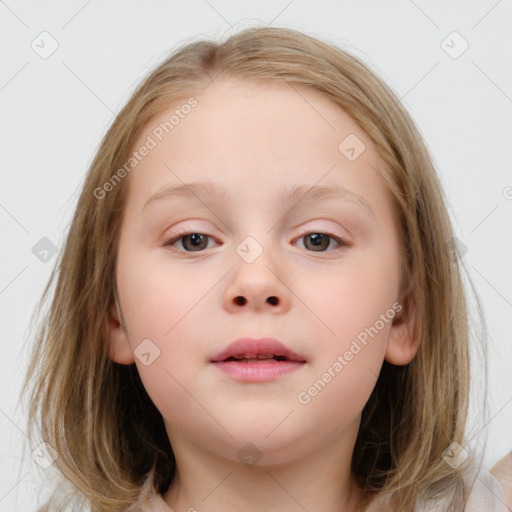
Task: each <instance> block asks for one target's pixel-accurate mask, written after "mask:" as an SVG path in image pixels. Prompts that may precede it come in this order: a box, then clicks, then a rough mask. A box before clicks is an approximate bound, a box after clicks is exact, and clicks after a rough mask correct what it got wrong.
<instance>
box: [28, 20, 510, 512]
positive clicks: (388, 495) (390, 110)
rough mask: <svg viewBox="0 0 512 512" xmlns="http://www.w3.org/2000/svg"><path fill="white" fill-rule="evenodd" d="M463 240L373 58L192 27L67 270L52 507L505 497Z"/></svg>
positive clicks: (397, 506)
mask: <svg viewBox="0 0 512 512" xmlns="http://www.w3.org/2000/svg"><path fill="white" fill-rule="evenodd" d="M455 249H456V244H454V237H453V231H452V227H451V224H450V219H449V216H448V213H447V210H446V208H445V204H444V197H443V193H442V189H441V186H440V183H439V181H438V178H437V176H436V173H435V170H434V167H433V164H432V162H431V158H430V156H429V153H428V150H427V148H426V147H425V145H424V143H423V142H422V139H421V136H420V134H419V132H418V130H417V128H416V127H415V125H414V123H413V121H412V120H411V118H410V116H409V115H408V114H407V112H406V111H405V110H404V108H403V106H402V105H401V104H400V101H399V100H398V98H397V97H396V96H395V95H394V94H393V93H392V92H391V91H390V89H389V88H388V87H387V86H386V85H385V84H384V83H383V82H382V81H381V80H380V79H379V78H378V77H377V76H376V75H375V74H374V73H373V72H372V71H370V70H369V68H368V67H366V66H365V65H363V64H362V63H361V62H360V61H358V60H357V59H355V58H354V57H352V56H351V55H349V54H347V53H345V52H344V51H342V50H339V49H337V48H335V47H332V46H330V45H327V44H325V43H323V42H321V41H318V40H316V39H314V38H311V37H309V36H306V35H304V34H301V33H299V32H296V31H293V30H289V29H279V28H252V29H248V30H244V31H242V32H240V33H238V34H236V35H234V36H232V37H230V38H229V39H228V40H227V41H226V42H224V43H222V44H215V43H213V42H207V41H199V42H195V43H192V44H189V45H187V46H184V47H182V48H181V49H180V50H178V51H176V52H175V53H174V54H173V55H171V56H170V57H169V58H168V59H167V60H166V61H165V62H164V63H163V64H161V65H160V66H159V67H158V68H157V69H156V70H154V71H153V72H152V73H151V74H150V75H149V76H148V77H147V78H146V79H145V80H144V81H143V83H142V84H141V85H140V86H139V87H138V88H137V90H136V91H135V93H134V94H133V96H132V97H131V99H130V100H129V102H128V103H127V105H126V106H125V107H124V108H123V109H122V111H121V112H120V113H119V114H118V116H117V118H116V119H115V121H114V123H113V125H112V126H111V128H110V129H109V130H108V132H107V134H106V136H105V137H104V140H103V141H102V144H101V146H100V148H99V151H98V153H97V155H96V157H95V158H94V160H93V162H92V165H91V168H90V170H89V173H88V175H87V177H86V180H85V183H84V185H83V190H82V193H81V196H80V199H79V202H78V206H77V209H76V213H75V216H74V218H73V221H72V224H71V228H70V232H69V235H68V238H67V241H66V245H65V248H64V251H63V253H62V255H61V260H60V261H59V263H58V267H57V269H56V270H55V271H54V273H53V274H52V277H51V281H53V280H54V279H57V287H56V289H55V291H54V295H53V301H52V304H51V310H50V312H49V314H48V317H47V319H46V322H45V323H44V325H43V327H42V328H41V332H40V333H39V336H38V340H37V341H38V343H37V345H36V347H35V350H34V354H33V359H32V361H31V364H30V368H29V370H28V373H27V379H26V384H25V385H26V386H28V384H30V383H31V384H32V392H31V395H30V400H31V402H30V406H31V409H30V417H29V431H30V430H31V429H32V428H33V427H34V425H35V424H36V421H38V422H39V423H37V426H38V428H40V431H41V434H42V438H43V440H44V441H45V442H46V443H47V446H48V447H51V449H52V450H53V453H54V454H55V456H56V459H55V461H54V463H53V464H54V467H55V468H56V469H57V470H58V471H59V473H60V474H61V475H62V484H61V487H60V496H59V495H58V494H57V493H55V494H54V496H52V499H51V500H50V502H49V503H48V508H47V510H51V511H52V512H53V511H57V510H64V507H65V506H70V505H76V504H80V503H82V504H84V505H87V506H88V507H89V508H90V510H91V511H94V512H100V511H105V512H106V511H109V512H111V511H136V510H146V511H149V510H152V511H169V510H174V511H176V512H182V511H195V510H198V511H209V512H217V511H220V510H222V511H232V510H233V511H234V510H265V511H273V510H276V511H277V510H279V511H284V510H286V511H298V510H309V511H334V510H343V511H347V512H349V511H350V512H355V511H363V510H366V511H377V510H393V511H398V512H413V511H419V510H443V511H448V510H451V511H457V512H458V511H462V510H467V511H469V510H476V509H478V510H479V511H480V510H484V509H485V510H487V511H491V510H492V511H495V512H502V511H504V510H506V508H505V505H504V494H503V489H502V488H501V486H500V484H499V483H498V481H497V480H496V479H495V478H494V477H492V476H491V475H490V474H489V473H488V472H480V473H478V470H479V469H480V468H479V464H477V463H476V457H475V454H474V453H473V452H472V450H471V449H470V447H469V445H468V436H467V434H466V419H467V409H468V395H469V330H468V313H467V308H466V300H465V296H464V290H463V284H462V277H461V272H460V269H461V267H460V265H461V262H460V260H459V258H458V255H457V252H456V250H455ZM48 288H49V286H48V287H47V289H46V290H45V294H44V295H45V296H47V294H48ZM38 414H39V416H38ZM66 485H67V487H66ZM475 507H476V508H475ZM478 507H480V508H478Z"/></svg>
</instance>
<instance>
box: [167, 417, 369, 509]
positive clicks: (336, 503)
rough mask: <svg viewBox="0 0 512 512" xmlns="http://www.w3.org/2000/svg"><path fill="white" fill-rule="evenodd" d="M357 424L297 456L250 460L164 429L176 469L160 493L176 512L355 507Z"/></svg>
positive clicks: (357, 502) (357, 492)
mask: <svg viewBox="0 0 512 512" xmlns="http://www.w3.org/2000/svg"><path fill="white" fill-rule="evenodd" d="M357 426H358V425H355V427H356V428H355V430H354V432H350V434H349V435H347V432H346V431H345V432H344V433H343V434H342V435H340V434H339V433H338V435H337V437H336V438H331V439H327V438H325V439H323V444H322V445H321V447H320V448H319V447H316V448H317V449H315V450H313V451H312V453H307V454H305V455H303V456H302V457H298V458H297V457H295V458H290V459H289V460H287V461H285V462H282V463H279V464H278V463H274V464H266V465H264V464H261V463H259V462H256V463H255V464H254V465H251V466H246V465H245V464H243V463H241V462H239V461H238V460H231V459H227V458H224V457H221V456H219V455H217V454H212V453H211V452H210V451H207V450H204V449H202V448H200V447H198V446H196V445H193V444H191V443H189V442H188V440H187V439H186V438H184V437H182V436H181V434H180V433H179V432H178V431H169V430H168V431H169V434H170V435H169V438H170V439H171V444H172V446H173V450H174V454H175V457H176V463H177V470H176V474H175V477H174V479H173V481H172V483H171V485H170V487H169V489H168V490H167V491H166V492H165V493H164V495H163V499H164V501H165V502H166V503H167V505H168V506H169V507H171V509H172V510H174V511H176V512H181V511H189V510H190V511H194V510H208V512H229V511H239V510H247V511H252V510H254V511H256V510H258V511H260V510H266V511H269V512H270V511H276V512H277V511H279V512H304V510H308V511H313V510H314V511H315V512H335V511H343V512H358V511H359V510H360V504H361V498H362V493H361V489H360V488H359V486H358V485H357V483H356V482H355V480H354V478H353V476H352V474H351V470H350V461H351V458H352V451H353V446H354V444H355V437H354V435H357ZM347 437H348V439H347ZM352 438H353V439H352Z"/></svg>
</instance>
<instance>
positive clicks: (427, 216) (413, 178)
mask: <svg viewBox="0 0 512 512" xmlns="http://www.w3.org/2000/svg"><path fill="white" fill-rule="evenodd" d="M222 78H231V79H239V80H246V81H253V82H258V83H268V84H272V83H284V82H286V83H288V84H290V85H291V86H292V87H293V86H306V87H308V88H311V89H315V90H317V91H320V92H321V93H322V94H323V95H324V96H325V97H327V98H329V99H330V100H332V101H333V102H334V103H335V104H336V105H338V106H339V107H340V108H341V109H343V110H344V111H345V112H347V113H348V114H349V115H350V116H351V117H352V119H353V120H354V121H355V122H356V123H358V125H359V126H360V127H361V128H362V129H363V130H364V131H365V132H366V133H367V134H368V136H369V137H370V138H371V140H372V141H373V143H374V145H375V148H376V150H377V151H378V154H379V155H380V158H381V159H382V162H383V163H384V164H385V168H386V169H387V170H388V172H387V173H386V174H383V175H382V178H383V179H384V181H385V184H386V186H387V188H388V189H389V191H390V192H391V194H392V197H393V201H394V205H395V213H396V218H397V222H398V227H399V230H400V240H401V242H402V248H401V249H402V251H401V258H402V261H401V290H402V295H403V296H404V297H408V298H407V300H406V302H405V303H404V305H405V310H406V311H408V314H410V315H414V318H415V325H416V326H417V328H418V332H419V336H420V339H421V344H420V347H419V350H418V353H417V355H416V357H415V358H414V359H413V360H412V362H410V363H409V364H408V365H405V366H394V365H391V364H389V363H387V362H386V361H384V364H383V367H382V371H381V373H380V375H379V378H378V381H377V383H376V385H375V389H374V390H373V393H372V395H371V397H370V399H369V400H368V402H367V404H366V405H365V407H364V409H363V411H362V420H361V425H360V430H359V434H358V437H357V441H356V444H355V448H354V455H353V459H352V471H353V474H354V476H355V478H356V479H357V481H358V483H359V484H360V485H361V487H362V489H363V490H364V495H365V497H366V501H365V504H366V505H368V504H369V503H370V502H372V500H373V498H374V497H375V496H376V495H377V494H379V495H380V496H387V497H388V499H389V503H390V504H391V505H392V507H393V510H395V511H398V512H411V511H412V510H413V508H414V506H415V504H416V503H417V501H416V500H417V499H418V498H419V497H422V498H425V499H427V498H431V497H434V496H437V495H439V496H441V495H446V496H450V497H451V500H452V501H451V506H453V507H454V510H461V505H462V503H464V502H465V500H466V499H467V495H468V492H469V491H468V486H467V485H466V484H465V480H464V477H465V474H466V472H467V471H468V468H469V467H470V462H472V461H473V457H472V456H470V457H469V458H468V459H467V461H466V462H465V463H464V464H462V465H461V466H459V467H456V468H453V467H451V466H450V465H448V464H447V463H446V462H445V461H444V460H443V458H442V454H443V452H444V450H445V449H446V448H447V447H448V446H449V445H450V443H452V442H457V443H459V444H460V445H462V446H465V445H466V438H465V428H466V421H467V413H468V401H469V386H470V381H469V374H470V373H469V368H470V364H469V346H470V343H469V341H470V340H469V338H470V332H469V316H468V307H467V303H466V298H465V294H464V287H463V281H462V276H461V269H462V267H463V263H462V262H461V260H460V256H459V255H458V254H457V252H456V251H454V250H453V240H454V235H453V229H452V226H451V222H450V218H449V215H448V212H447V210H446V207H445V200H444V195H443V191H442V188H441V184H440V182H439V180H438V177H437V175H436V171H435V168H434V165H433V163H432V159H431V157H430V155H429V152H428V150H427V147H426V145H425V144H424V142H423V140H422V137H421V135H420V133H419V130H418V129H417V128H416V126H415V124H414V122H413V120H412V119H411V117H410V116H409V114H408V113H407V112H406V110H405V109H404V108H403V107H402V105H401V103H400V100H399V99H398V98H397V96H396V95H395V94H394V93H393V92H392V91H391V90H390V88H389V87H388V86H387V85H386V84H385V83H384V82H383V81H382V80H381V79H379V78H378V77H377V76H376V75H375V74H374V72H372V71H371V70H370V68H369V67H367V66H366V65H365V64H363V63H362V62H360V61H359V60H358V59H356V58H355V57H353V56H351V55H350V54H349V53H347V52H345V51H343V50H341V49H339V48H337V47H334V46H332V45H330V44H327V43H324V42H322V41H320V40H318V39H316V38H313V37H310V36H308V35H305V34H303V33H300V32H297V31H294V30H291V29H283V28H259V27H253V28H249V29H246V30H243V31H240V32H239V33H237V34H235V35H233V36H231V37H229V38H228V39H227V40H226V41H225V42H223V43H216V42H213V41H206V40H203V41H196V42H192V43H189V44H186V45H184V46H183V47H181V48H179V49H178V50H177V51H175V52H174V53H173V54H171V55H170V56H169V57H168V58H167V59H166V60H165V61H164V62H163V63H162V64H160V65H159V66H158V67H157V68H156V69H154V70H153V71H152V72H151V73H150V74H149V75H148V76H147V77H146V78H145V79H144V80H143V82H142V83H141V84H140V85H139V86H138V87H137V88H136V90H135V91H134V93H133V94H132V96H131V98H130V99H129V101H128V103H127V104H126V105H125V106H124V108H123V109H122V110H121V112H120V113H119V114H118V115H117V116H116V118H115V120H114V122H113V124H112V125H111V127H110V128H109V129H108V131H107V133H106V134H105V136H104V138H103V140H102V142H101V144H100V147H99V149H98V151H97V154H96V155H95V157H94V159H93V161H92V163H91V165H90V168H89V171H88V173H87V176H86V178H85V181H84V183H83V187H82V191H81V195H80V198H79V201H78V204H77V207H76V211H75V213H74V217H73V220H72V223H71V226H70V229H69V233H68V235H67V239H66V242H65V246H64V249H63V251H62V253H61V254H60V255H59V259H58V261H57V262H56V264H55V267H54V269H53V271H52V274H51V277H50V279H49V281H48V284H47V286H46V288H45V290H44V293H43V296H42V298H41V301H40V303H39V305H38V311H37V312H39V311H40V309H41V306H42V304H43V303H44V301H45V299H46V298H47V297H48V296H49V290H50V286H51V285H52V284H54V283H55V280H56V281H57V283H56V288H55V290H54V291H53V292H52V294H53V300H52V302H51V308H50V310H49V312H46V313H45V317H44V322H42V323H41V326H40V328H39V331H38V333H37V337H36V338H37V339H36V341H35V346H34V348H33V352H32V357H31V361H30V365H29V368H28V371H27V375H26V378H25V382H24V386H23V393H25V394H28V391H27V388H28V387H29V385H30V394H29V401H30V402H29V406H30V409H29V418H28V431H29V436H30V437H29V438H30V439H31V440H32V439H33V434H32V429H33V428H34V427H35V426H36V425H37V429H38V432H40V434H41V436H42V439H43V440H44V441H45V442H47V443H48V444H49V445H51V446H52V447H53V448H54V449H55V450H56V452H57V454H58V457H57V459H56V460H55V462H54V465H55V467H56V469H57V470H58V472H59V474H60V475H62V477H61V482H60V488H62V489H64V488H65V486H66V484H68V487H69V493H68V494H67V495H65V496H64V497H63V498H61V499H60V501H59V500H58V499H57V495H56V493H54V495H53V496H52V497H51V499H50V501H49V504H51V506H53V507H56V508H55V510H63V507H64V506H66V504H70V503H71V502H72V500H73V499H74V500H82V501H83V502H86V503H87V504H88V505H89V506H90V507H91V510H92V511H93V512H103V511H109V512H112V511H122V510H123V511H125V510H127V511H129V510H136V508H135V505H134V504H135V503H140V502H141V500H142V498H143V497H144V496H146V494H147V492H146V491H147V490H148V489H149V488H153V487H154V488H155V489H156V490H157V491H158V492H160V493H163V492H165V491H166V490H167V488H168V487H169V485H170V483H171V481H172V478H173V475H174V472H175V469H176V466H175V459H174V455H173V452H172V448H171V446H170V443H169V440H168V437H167V435H166V431H165V429H164V423H163V420H162V417H161V415H160V413H159V411H158V410H157V409H156V407H155V406H154V404H153V403H152V401H151V399H150V398H149V396H148V395H147V393H146V391H145V389H144V386H143V385H142V382H141V380H140V378H139V375H138V372H137V369H136V365H135V364H132V365H127V366H125V365H119V364H116V363H114V362H113V361H112V360H111V359H110V358H109V356H108V348H107V335H106V329H105V326H106V323H107V318H108V312H109V310H110V308H111V306H112V305H113V304H117V299H116V283H115V275H116V258H117V252H118V239H119V230H120V224H121V218H122V215H123V208H124V204H125V200H126V195H127V183H126V182H127V181H128V180H123V181H121V182H120V183H119V184H117V185H116V186H115V187H113V188H112V190H111V191H110V192H109V193H108V194H106V195H105V197H103V198H102V199H101V200H98V199H96V197H95V194H94V191H95V190H96V189H98V187H102V186H103V184H104V183H106V182H107V181H108V180H109V179H110V178H111V176H112V175H113V173H114V172H115V171H116V170H117V169H119V168H121V167H122V166H123V164H124V163H125V162H126V161H127V159H128V158H129V156H130V152H131V151H133V146H134V143H135V141H136V138H137V137H138V136H139V135H140V133H141V131H142V130H143V129H144V127H145V126H147V124H148V123H149V122H150V121H151V120H152V119H153V118H154V116H156V115H157V114H159V113H161V112H162V111H164V110H166V109H168V108H169V107H170V106H172V105H175V104H177V103H178V102H179V101H183V100H186V99H187V98H190V97H191V96H195V95H197V96H199V95H200V94H201V92H202V91H203V90H204V89H205V88H206V87H208V85H209V84H210V83H212V81H214V80H219V79H222ZM59 507H62V508H59ZM52 510H54V509H52ZM447 510H448V508H447Z"/></svg>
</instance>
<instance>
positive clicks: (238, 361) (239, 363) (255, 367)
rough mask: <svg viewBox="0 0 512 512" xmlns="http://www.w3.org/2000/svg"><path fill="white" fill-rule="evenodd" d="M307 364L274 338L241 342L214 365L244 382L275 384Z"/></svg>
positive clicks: (221, 353) (215, 360)
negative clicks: (279, 378)
mask: <svg viewBox="0 0 512 512" xmlns="http://www.w3.org/2000/svg"><path fill="white" fill-rule="evenodd" d="M306 362H307V361H306V359H305V357H303V356H302V355H300V354H298V353H296V352H294V351H292V350H291V349H289V348H288V347H286V346H285V345H283V344H282V343H281V342H279V341H277V340H275V339H273V338H262V339H251V338H242V339H239V340H237V341H235V342H233V343H231V344H230V345H229V346H228V347H227V348H226V349H225V350H223V351H222V352H220V353H219V354H217V355H216V356H215V357H213V358H212V359H211V361H210V363H213V364H214V366H216V367H217V368H218V369H219V370H221V371H222V372H223V373H224V374H226V375H228V376H230V377H232V378H234V379H236V380H239V381H244V382H264V381H269V380H274V379H276V378H278V377H280V376H281V375H285V374H287V373H291V372H294V371H296V370H298V369H299V368H301V367H303V366H304V365H305V363H306Z"/></svg>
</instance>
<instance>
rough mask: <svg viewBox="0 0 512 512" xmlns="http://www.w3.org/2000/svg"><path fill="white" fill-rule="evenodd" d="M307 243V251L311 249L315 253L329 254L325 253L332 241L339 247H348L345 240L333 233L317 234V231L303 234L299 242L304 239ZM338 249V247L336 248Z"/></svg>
mask: <svg viewBox="0 0 512 512" xmlns="http://www.w3.org/2000/svg"><path fill="white" fill-rule="evenodd" d="M303 238H304V240H305V241H306V243H305V244H304V245H305V247H304V248H305V249H310V250H312V251H314V252H329V251H325V249H327V248H328V247H329V246H330V245H331V241H332V240H334V241H335V242H336V243H337V244H338V247H340V246H348V244H346V243H345V242H344V241H343V239H341V238H340V237H338V236H336V235H334V234H333V233H322V232H316V231H308V232H305V233H302V234H301V235H300V237H299V238H298V240H301V239H303ZM335 249H336V247H335Z"/></svg>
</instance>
